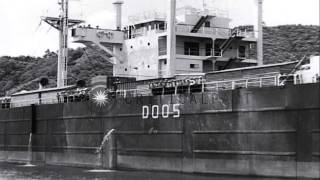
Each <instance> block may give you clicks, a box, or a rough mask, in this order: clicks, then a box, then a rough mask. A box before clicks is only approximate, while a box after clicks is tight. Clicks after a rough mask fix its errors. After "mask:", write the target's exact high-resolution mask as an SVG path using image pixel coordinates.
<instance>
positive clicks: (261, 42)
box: [257, 0, 263, 66]
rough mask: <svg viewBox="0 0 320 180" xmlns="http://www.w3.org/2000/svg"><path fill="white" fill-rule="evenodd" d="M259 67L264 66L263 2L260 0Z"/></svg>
mask: <svg viewBox="0 0 320 180" xmlns="http://www.w3.org/2000/svg"><path fill="white" fill-rule="evenodd" d="M257 56H258V66H262V65H263V0H258V46H257Z"/></svg>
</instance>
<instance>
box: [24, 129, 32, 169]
mask: <svg viewBox="0 0 320 180" xmlns="http://www.w3.org/2000/svg"><path fill="white" fill-rule="evenodd" d="M31 162H32V133H30V135H29V142H28V162H27V164H25V165H22V166H23V167H34V166H35V165H33V164H32V163H31Z"/></svg>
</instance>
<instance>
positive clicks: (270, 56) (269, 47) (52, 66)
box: [0, 25, 320, 96]
mask: <svg viewBox="0 0 320 180" xmlns="http://www.w3.org/2000/svg"><path fill="white" fill-rule="evenodd" d="M319 33H320V27H319V26H302V25H284V26H276V27H265V28H264V61H265V62H264V63H265V64H271V63H279V62H285V61H293V60H298V59H300V58H301V57H303V56H304V55H306V56H309V55H312V54H317V53H319V50H320V37H319ZM68 68H69V69H68V82H69V84H75V83H76V81H77V80H85V81H86V83H87V84H88V83H89V82H90V79H91V78H92V77H94V76H96V75H107V76H111V75H112V65H111V64H110V63H109V62H107V61H106V60H104V59H103V58H101V57H100V56H98V55H96V54H95V53H94V52H92V51H90V50H88V49H83V48H78V49H75V50H74V49H70V50H69V62H68ZM56 73H57V54H56V53H55V52H51V51H49V50H47V51H46V52H45V54H44V56H43V57H30V56H19V57H9V56H4V57H0V96H4V95H5V94H6V93H9V94H10V93H13V92H18V91H21V90H32V89H37V88H38V81H39V80H40V79H41V78H42V77H46V78H48V79H49V86H50V87H54V86H56Z"/></svg>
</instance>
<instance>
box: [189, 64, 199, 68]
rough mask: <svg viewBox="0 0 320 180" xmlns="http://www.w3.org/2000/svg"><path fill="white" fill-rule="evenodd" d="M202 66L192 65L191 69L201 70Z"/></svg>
mask: <svg viewBox="0 0 320 180" xmlns="http://www.w3.org/2000/svg"><path fill="white" fill-rule="evenodd" d="M199 68H200V65H199V64H190V69H199Z"/></svg>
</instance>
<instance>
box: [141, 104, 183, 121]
mask: <svg viewBox="0 0 320 180" xmlns="http://www.w3.org/2000/svg"><path fill="white" fill-rule="evenodd" d="M179 105H180V104H174V105H173V112H172V113H171V114H173V117H174V118H178V117H180V109H179ZM160 112H161V113H160ZM150 115H151V117H152V118H153V119H158V118H159V117H160V116H161V117H162V118H169V116H170V105H168V104H164V105H162V106H158V105H153V106H151V107H150V106H142V119H148V118H149V117H150Z"/></svg>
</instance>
